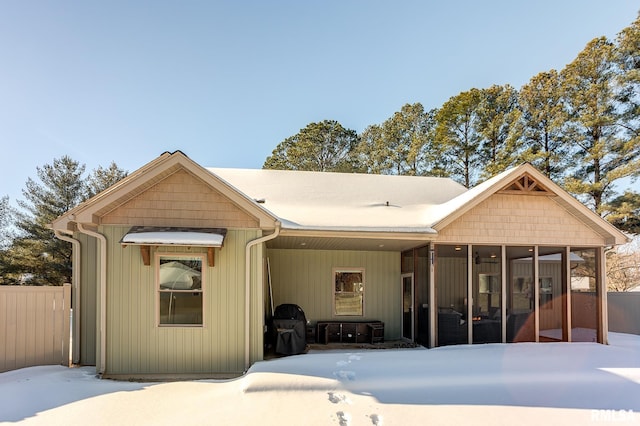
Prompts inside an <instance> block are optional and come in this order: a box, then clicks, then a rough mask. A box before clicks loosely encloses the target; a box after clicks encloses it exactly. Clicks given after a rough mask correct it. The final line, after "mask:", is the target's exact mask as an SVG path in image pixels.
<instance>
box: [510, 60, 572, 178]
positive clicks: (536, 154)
mask: <svg viewBox="0 0 640 426" xmlns="http://www.w3.org/2000/svg"><path fill="white" fill-rule="evenodd" d="M518 104H519V109H520V111H521V114H520V119H519V121H518V125H519V133H520V138H521V143H522V148H523V152H522V153H521V155H520V157H521V159H522V160H523V161H526V162H529V163H531V164H532V165H534V166H535V167H536V168H537V169H538V170H540V171H541V172H542V173H544V174H545V175H546V176H547V177H548V178H550V179H552V180H554V181H556V182H557V183H560V181H561V178H562V177H563V174H564V172H565V170H566V167H567V163H568V159H567V156H568V146H567V141H566V138H565V135H564V127H565V122H566V119H567V113H566V110H565V109H564V104H563V93H562V83H561V80H560V75H559V74H558V72H557V71H556V70H551V71H547V72H542V73H540V74H538V75H536V76H534V77H533V78H531V80H529V83H527V84H525V85H524V86H522V88H521V89H520V93H519V101H518Z"/></svg>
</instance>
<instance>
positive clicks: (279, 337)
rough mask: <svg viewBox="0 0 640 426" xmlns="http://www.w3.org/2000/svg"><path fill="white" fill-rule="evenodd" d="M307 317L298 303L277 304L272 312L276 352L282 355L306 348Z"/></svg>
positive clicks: (296, 352) (301, 351) (292, 353)
mask: <svg viewBox="0 0 640 426" xmlns="http://www.w3.org/2000/svg"><path fill="white" fill-rule="evenodd" d="M306 326H307V319H306V317H305V315H304V311H303V310H302V309H301V308H300V306H298V305H294V304H291V303H286V304H282V305H279V306H278V307H277V308H276V310H275V312H274V314H273V327H274V329H275V331H276V352H277V353H279V354H282V355H295V354H300V353H303V352H304V351H305V349H306V348H307V340H306Z"/></svg>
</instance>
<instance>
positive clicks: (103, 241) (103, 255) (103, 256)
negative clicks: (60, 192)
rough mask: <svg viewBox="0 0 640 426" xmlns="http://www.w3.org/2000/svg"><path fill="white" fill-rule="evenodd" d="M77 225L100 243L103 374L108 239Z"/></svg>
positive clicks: (101, 368)
mask: <svg viewBox="0 0 640 426" xmlns="http://www.w3.org/2000/svg"><path fill="white" fill-rule="evenodd" d="M77 225H78V230H79V231H80V232H82V233H83V234H86V235H89V236H91V237H95V238H97V239H98V241H100V274H99V276H98V287H99V292H100V365H99V366H98V374H103V373H104V371H105V365H106V360H105V357H106V355H107V333H106V327H107V238H106V237H105V236H104V235H102V234H100V233H99V232H95V231H92V230H90V229H86V228H85V227H84V226H83V225H82V224H81V223H77Z"/></svg>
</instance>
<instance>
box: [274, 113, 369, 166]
mask: <svg viewBox="0 0 640 426" xmlns="http://www.w3.org/2000/svg"><path fill="white" fill-rule="evenodd" d="M357 145H358V134H357V133H356V132H355V131H354V130H350V129H345V128H344V127H343V126H342V125H341V124H340V123H338V122H337V121H335V120H324V121H322V122H320V123H310V124H308V125H307V126H306V127H305V128H304V129H300V132H298V133H297V134H296V135H294V136H291V137H288V138H287V139H285V140H284V141H282V142H280V143H279V144H278V146H277V147H276V149H274V150H273V153H272V154H271V155H270V156H269V157H268V158H267V159H266V161H265V162H264V165H263V166H262V167H263V168H264V169H279V170H310V171H320V172H329V171H333V172H352V171H355V170H357V164H356V162H355V160H356V156H355V149H356V147H357Z"/></svg>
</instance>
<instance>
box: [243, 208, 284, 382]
mask: <svg viewBox="0 0 640 426" xmlns="http://www.w3.org/2000/svg"><path fill="white" fill-rule="evenodd" d="M280 226H281V223H280V221H279V220H277V221H276V229H275V231H274V232H272V233H271V234H269V235H265V236H263V237H260V238H256V239H255V240H251V241H248V242H247V245H246V246H245V269H244V315H245V317H244V371H245V372H246V371H247V370H248V369H249V367H250V366H251V357H250V355H251V354H250V351H251V338H250V333H251V312H250V310H251V248H252V247H253V246H255V245H257V244H262V243H264V242H266V241H269V240H273V239H274V238H276V237H277V236H278V235H280Z"/></svg>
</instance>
